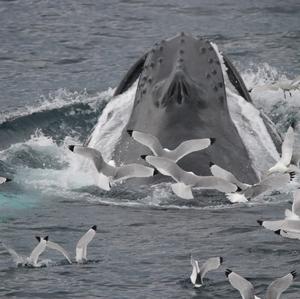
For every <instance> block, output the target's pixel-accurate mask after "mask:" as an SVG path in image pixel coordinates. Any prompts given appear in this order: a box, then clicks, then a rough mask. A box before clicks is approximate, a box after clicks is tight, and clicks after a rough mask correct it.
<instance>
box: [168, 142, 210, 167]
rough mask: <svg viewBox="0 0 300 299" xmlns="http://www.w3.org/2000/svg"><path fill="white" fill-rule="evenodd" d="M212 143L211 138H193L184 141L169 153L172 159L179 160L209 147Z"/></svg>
mask: <svg viewBox="0 0 300 299" xmlns="http://www.w3.org/2000/svg"><path fill="white" fill-rule="evenodd" d="M210 144H211V139H210V138H203V139H191V140H187V141H184V142H182V143H181V144H180V145H179V146H178V147H176V148H175V149H174V150H172V151H170V152H169V155H170V156H171V157H172V160H173V161H175V162H177V161H179V160H180V159H181V158H183V157H184V156H186V155H188V154H190V153H193V152H197V151H201V150H203V149H205V148H207V147H209V146H210Z"/></svg>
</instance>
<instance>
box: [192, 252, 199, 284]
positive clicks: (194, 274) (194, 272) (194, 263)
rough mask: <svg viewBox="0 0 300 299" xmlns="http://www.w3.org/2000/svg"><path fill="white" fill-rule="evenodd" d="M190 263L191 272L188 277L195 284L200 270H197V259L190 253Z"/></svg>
mask: <svg viewBox="0 0 300 299" xmlns="http://www.w3.org/2000/svg"><path fill="white" fill-rule="evenodd" d="M191 265H192V274H191V276H190V279H191V282H192V284H195V283H196V280H197V276H198V273H199V271H200V270H199V264H198V261H196V260H195V259H194V258H193V256H192V255H191Z"/></svg>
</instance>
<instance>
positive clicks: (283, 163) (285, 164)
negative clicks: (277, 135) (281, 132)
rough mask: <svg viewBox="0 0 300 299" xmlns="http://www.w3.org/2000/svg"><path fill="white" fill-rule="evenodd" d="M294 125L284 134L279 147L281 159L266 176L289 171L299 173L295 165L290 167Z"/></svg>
mask: <svg viewBox="0 0 300 299" xmlns="http://www.w3.org/2000/svg"><path fill="white" fill-rule="evenodd" d="M293 127H294V124H292V125H291V126H290V127H289V128H288V130H287V132H286V134H285V138H284V140H283V142H282V145H281V158H280V159H279V161H278V162H277V163H276V164H275V165H274V166H273V167H271V168H270V169H269V170H268V172H267V175H269V174H271V173H274V172H280V173H285V172H291V171H297V172H299V169H298V167H296V166H295V165H291V160H292V156H293V147H294V139H295V138H294V128H293Z"/></svg>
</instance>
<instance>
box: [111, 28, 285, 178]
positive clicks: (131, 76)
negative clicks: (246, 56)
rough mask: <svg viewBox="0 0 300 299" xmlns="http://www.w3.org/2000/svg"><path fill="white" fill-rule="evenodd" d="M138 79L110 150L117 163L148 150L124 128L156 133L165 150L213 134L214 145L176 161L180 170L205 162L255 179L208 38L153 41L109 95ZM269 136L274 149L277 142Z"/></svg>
mask: <svg viewBox="0 0 300 299" xmlns="http://www.w3.org/2000/svg"><path fill="white" fill-rule="evenodd" d="M223 59H224V63H225V65H226V67H227V74H228V77H229V80H230V81H231V83H232V84H233V85H234V87H235V89H236V90H237V91H238V93H239V94H240V95H241V96H242V97H243V98H244V99H245V101H248V102H252V100H251V97H250V95H249V93H248V91H247V89H246V87H245V84H244V82H243V80H242V78H241V77H240V75H239V73H238V72H237V70H236V69H235V67H234V66H233V64H232V63H231V61H230V60H229V59H228V57H226V56H225V55H223ZM137 79H138V86H137V91H136V94H135V100H134V106H133V109H132V113H131V116H130V118H129V121H128V123H127V125H126V126H125V128H124V130H123V132H122V135H121V137H120V140H119V142H118V143H117V145H116V147H115V149H114V152H113V159H114V160H115V161H116V163H117V164H120V163H126V164H127V163H142V164H146V162H145V161H144V160H142V159H141V158H140V156H141V155H145V154H151V151H150V150H149V149H148V148H147V147H145V146H143V145H141V144H139V143H138V142H136V141H135V140H133V139H132V138H131V137H130V136H129V135H128V134H127V130H138V131H142V132H145V133H150V134H152V135H155V136H156V137H157V138H158V139H159V140H160V142H161V144H162V145H163V147H165V148H169V149H173V148H175V147H177V146H178V145H179V144H180V143H181V142H183V141H185V140H189V139H196V138H207V137H210V138H216V141H215V143H214V144H213V145H211V146H210V147H208V148H207V149H205V150H203V151H199V152H195V153H192V154H189V155H187V156H186V157H184V158H183V159H182V160H180V161H179V162H178V164H179V165H180V166H181V167H182V168H183V169H184V170H186V171H192V172H194V173H196V174H198V175H211V173H210V170H209V162H213V163H215V164H217V165H219V166H221V167H223V168H225V169H227V170H229V171H231V172H233V173H234V174H235V175H236V176H237V177H239V178H240V180H241V181H243V182H246V183H251V184H252V183H255V182H257V181H258V177H257V174H256V172H255V170H254V169H253V168H252V165H251V160H250V158H249V154H248V151H247V148H246V147H245V145H244V143H243V141H242V139H241V137H240V136H239V133H238V131H237V129H236V127H235V125H234V123H233V121H232V119H231V117H230V113H229V110H228V106H227V97H226V92H225V86H224V78H223V73H222V69H221V63H220V61H219V58H218V56H217V53H216V52H215V50H214V48H213V47H212V45H211V43H210V42H209V41H208V40H206V39H202V38H194V37H193V36H191V35H188V34H185V33H181V34H178V35H177V36H175V37H173V38H170V39H167V40H163V41H161V42H160V43H157V44H155V45H154V47H153V48H152V49H151V50H150V51H148V52H147V53H145V55H143V56H142V57H141V58H140V59H139V60H138V61H137V62H136V63H135V64H134V65H133V66H132V67H131V68H130V70H129V71H128V72H127V74H126V75H125V76H124V78H123V80H122V81H121V82H120V84H119V86H118V87H117V89H116V91H115V94H114V95H115V96H117V95H119V94H121V93H124V92H125V91H126V90H128V89H129V88H130V87H131V86H132V85H133V84H134V82H135V81H136V80H137ZM266 127H267V128H268V126H267V124H266ZM270 135H271V134H270ZM271 137H272V138H273V136H271ZM273 141H274V144H275V145H276V147H277V149H278V147H279V146H280V141H279V140H275V138H273ZM166 180H172V179H171V178H169V177H163V176H162V175H157V176H155V177H153V178H150V179H144V180H143V182H148V183H151V182H158V181H166ZM140 181H141V180H140V179H139V182H140Z"/></svg>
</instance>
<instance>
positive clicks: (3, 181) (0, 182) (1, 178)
mask: <svg viewBox="0 0 300 299" xmlns="http://www.w3.org/2000/svg"><path fill="white" fill-rule="evenodd" d="M6 180H7V178H5V177H3V176H0V185H1V184H4V183H5V182H6Z"/></svg>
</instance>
